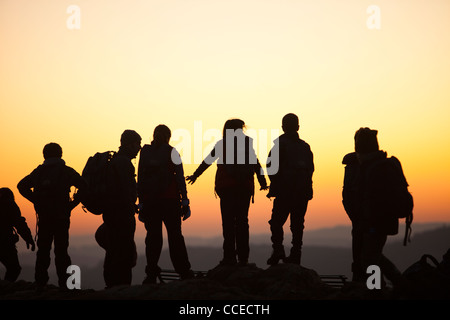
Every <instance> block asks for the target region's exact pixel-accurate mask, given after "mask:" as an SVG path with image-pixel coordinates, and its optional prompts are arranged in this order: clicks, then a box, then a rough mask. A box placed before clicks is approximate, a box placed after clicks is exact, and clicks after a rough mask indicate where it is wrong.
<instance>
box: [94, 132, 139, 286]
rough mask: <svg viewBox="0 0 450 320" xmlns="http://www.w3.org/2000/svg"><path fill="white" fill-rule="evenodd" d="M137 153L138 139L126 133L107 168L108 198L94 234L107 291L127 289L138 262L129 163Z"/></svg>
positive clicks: (133, 182) (134, 192)
mask: <svg viewBox="0 0 450 320" xmlns="http://www.w3.org/2000/svg"><path fill="white" fill-rule="evenodd" d="M140 150H141V136H140V135H139V134H138V133H137V132H136V131H134V130H125V131H124V132H123V133H122V135H121V137H120V147H119V151H118V152H116V153H115V154H114V155H113V156H112V159H111V161H110V162H109V165H108V173H107V177H106V180H107V181H106V185H107V188H108V191H109V194H108V196H107V198H106V202H105V204H104V210H103V214H102V218H103V224H102V225H101V226H100V227H99V229H98V230H97V232H96V239H97V241H98V242H99V244H100V245H101V246H102V247H103V248H104V249H105V260H104V264H103V278H104V280H105V284H106V287H107V288H111V287H114V286H118V285H130V284H131V281H132V269H133V267H134V266H135V265H136V261H137V252H136V244H135V242H134V233H135V230H136V220H135V214H136V212H137V205H136V201H137V184H136V174H135V167H134V165H133V163H132V162H131V160H132V159H134V158H136V156H137V155H138V153H139V151H140Z"/></svg>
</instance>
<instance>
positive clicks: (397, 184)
mask: <svg viewBox="0 0 450 320" xmlns="http://www.w3.org/2000/svg"><path fill="white" fill-rule="evenodd" d="M380 164H387V165H388V167H390V168H391V169H392V170H390V173H391V175H390V177H389V186H388V190H389V191H388V192H387V194H386V198H387V203H388V206H387V207H386V208H385V209H386V213H387V214H388V215H389V216H391V217H393V218H395V219H405V223H406V228H405V237H404V239H403V245H404V246H406V243H407V242H409V241H410V236H411V232H412V228H411V224H412V221H413V208H414V200H413V197H412V195H411V193H410V192H409V190H408V186H409V185H408V182H407V181H406V178H405V175H404V173H403V169H402V166H401V163H400V161H399V160H398V159H397V158H396V157H389V158H386V159H383V160H381V161H378V162H377V163H376V164H375V165H376V166H378V165H380Z"/></svg>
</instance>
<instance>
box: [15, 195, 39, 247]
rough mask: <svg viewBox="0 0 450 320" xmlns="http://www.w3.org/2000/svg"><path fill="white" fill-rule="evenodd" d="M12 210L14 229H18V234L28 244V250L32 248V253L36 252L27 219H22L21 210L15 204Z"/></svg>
mask: <svg viewBox="0 0 450 320" xmlns="http://www.w3.org/2000/svg"><path fill="white" fill-rule="evenodd" d="M12 208H13V212H12V216H13V226H14V228H16V230H17V233H18V234H19V235H20V236H21V237H22V239H23V240H24V241H25V242H26V244H27V248H29V247H30V246H31V251H34V249H35V245H34V240H33V236H32V235H31V231H30V228H28V225H27V222H26V220H25V218H24V217H22V214H21V212H20V209H19V207H18V206H17V204H16V203H15V202H14V203H13V205H12Z"/></svg>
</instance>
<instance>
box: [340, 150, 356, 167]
mask: <svg viewBox="0 0 450 320" xmlns="http://www.w3.org/2000/svg"><path fill="white" fill-rule="evenodd" d="M356 162H358V157H357V156H356V152H351V153H347V154H346V155H345V156H344V158H343V159H342V164H354V163H356Z"/></svg>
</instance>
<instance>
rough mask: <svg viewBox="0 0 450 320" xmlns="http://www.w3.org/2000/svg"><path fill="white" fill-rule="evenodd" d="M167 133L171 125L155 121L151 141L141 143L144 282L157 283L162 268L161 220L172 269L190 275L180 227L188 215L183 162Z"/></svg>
mask: <svg viewBox="0 0 450 320" xmlns="http://www.w3.org/2000/svg"><path fill="white" fill-rule="evenodd" d="M170 137H171V131H170V129H169V128H168V127H167V126H166V125H158V126H157V127H156V128H155V130H154V132H153V141H152V142H151V144H150V145H148V144H146V145H144V147H143V148H142V150H141V156H140V159H139V166H138V195H139V206H140V210H139V220H141V221H142V222H144V225H145V229H146V230H147V236H146V238H145V248H146V250H145V253H146V258H147V266H146V268H145V273H146V278H145V279H144V282H143V283H156V278H157V277H158V276H159V274H160V272H161V269H160V268H159V267H158V261H159V257H160V255H161V250H162V245H163V234H162V224H163V223H164V225H165V226H166V230H167V237H168V242H169V253H170V258H171V260H172V264H173V266H174V269H175V271H176V272H177V273H178V274H179V275H180V277H181V279H182V280H184V279H189V278H192V277H193V272H192V270H191V264H190V262H189V259H188V254H187V250H186V245H185V242H184V237H183V234H182V231H181V219H183V221H184V220H186V219H187V218H189V216H190V207H189V199H188V196H187V190H186V182H185V180H184V171H183V164H182V162H181V158H180V155H179V153H178V152H177V150H176V149H174V148H173V147H172V146H171V145H170V144H169V141H170Z"/></svg>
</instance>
